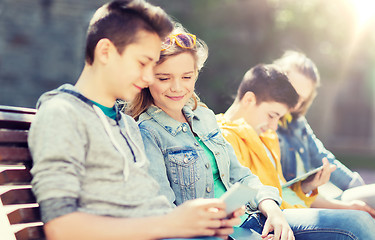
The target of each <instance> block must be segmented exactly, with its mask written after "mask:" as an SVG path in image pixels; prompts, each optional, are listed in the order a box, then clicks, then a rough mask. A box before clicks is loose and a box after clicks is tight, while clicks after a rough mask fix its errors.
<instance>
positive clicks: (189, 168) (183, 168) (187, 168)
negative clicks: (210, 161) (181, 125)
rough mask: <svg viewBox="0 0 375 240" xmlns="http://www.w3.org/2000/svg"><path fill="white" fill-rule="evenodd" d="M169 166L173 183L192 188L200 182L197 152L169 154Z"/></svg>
mask: <svg viewBox="0 0 375 240" xmlns="http://www.w3.org/2000/svg"><path fill="white" fill-rule="evenodd" d="M167 158H168V164H169V168H170V173H171V176H170V177H171V179H172V181H173V183H175V184H178V185H180V186H190V185H192V184H194V183H195V182H196V181H198V179H199V177H198V169H197V160H198V153H197V151H196V150H177V151H170V152H168V153H167Z"/></svg>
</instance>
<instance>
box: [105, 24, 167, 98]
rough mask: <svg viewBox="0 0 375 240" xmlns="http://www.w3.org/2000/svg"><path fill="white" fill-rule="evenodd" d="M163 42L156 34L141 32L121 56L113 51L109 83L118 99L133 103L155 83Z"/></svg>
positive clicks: (110, 59) (109, 68) (109, 66)
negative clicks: (137, 96)
mask: <svg viewBox="0 0 375 240" xmlns="http://www.w3.org/2000/svg"><path fill="white" fill-rule="evenodd" d="M160 48H161V40H160V38H159V36H158V35H157V34H156V33H150V32H146V31H140V32H138V34H137V38H136V41H135V42H133V43H131V44H129V45H127V46H126V47H125V49H124V51H123V52H122V54H119V53H118V52H117V50H116V49H115V50H116V51H112V54H110V56H111V57H110V58H109V64H108V70H109V71H107V73H108V75H109V76H108V82H110V83H111V86H110V89H111V91H112V93H113V95H114V96H115V97H116V98H120V99H124V100H127V101H131V100H133V99H134V97H135V96H136V95H137V94H139V93H140V92H141V90H142V89H143V88H146V87H148V86H149V85H151V84H152V83H153V81H154V74H153V67H154V66H155V63H156V62H157V61H158V60H159V55H160Z"/></svg>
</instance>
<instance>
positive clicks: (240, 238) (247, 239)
mask: <svg viewBox="0 0 375 240" xmlns="http://www.w3.org/2000/svg"><path fill="white" fill-rule="evenodd" d="M229 239H234V240H261V237H260V234H258V233H256V232H255V231H254V230H249V229H245V228H240V227H235V228H234V232H233V233H232V234H231V235H230V237H229ZM168 240H223V239H221V238H217V237H197V238H174V239H168Z"/></svg>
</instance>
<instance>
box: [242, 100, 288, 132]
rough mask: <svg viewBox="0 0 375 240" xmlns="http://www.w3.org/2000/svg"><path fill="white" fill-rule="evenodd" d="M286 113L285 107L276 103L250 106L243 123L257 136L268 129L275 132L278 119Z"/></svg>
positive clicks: (286, 108)
mask: <svg viewBox="0 0 375 240" xmlns="http://www.w3.org/2000/svg"><path fill="white" fill-rule="evenodd" d="M287 111H288V107H287V105H285V104H283V103H278V102H262V103H260V104H259V105H257V104H251V105H250V106H249V107H248V108H247V111H246V117H245V121H246V122H247V123H248V124H249V125H250V126H252V127H253V128H254V130H255V131H256V132H257V133H258V135H259V134H261V133H262V132H265V131H267V130H268V129H272V130H275V131H276V130H277V126H278V122H279V120H280V117H282V116H284V115H285V114H286V113H287Z"/></svg>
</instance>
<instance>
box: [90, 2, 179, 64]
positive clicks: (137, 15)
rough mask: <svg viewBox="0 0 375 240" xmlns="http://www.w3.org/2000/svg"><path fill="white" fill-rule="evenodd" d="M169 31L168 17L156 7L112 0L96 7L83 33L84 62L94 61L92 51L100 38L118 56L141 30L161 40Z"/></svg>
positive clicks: (169, 21)
mask: <svg viewBox="0 0 375 240" xmlns="http://www.w3.org/2000/svg"><path fill="white" fill-rule="evenodd" d="M172 29H173V23H172V21H171V19H170V17H169V16H168V15H167V14H166V13H165V12H164V10H162V9H161V8H160V7H156V6H153V5H151V4H150V3H147V2H145V1H143V0H115V1H112V2H110V3H107V4H105V5H103V6H102V7H100V8H99V9H98V10H97V11H96V12H95V14H94V16H93V17H92V19H91V21H90V25H89V28H88V31H87V38H86V51H85V60H86V62H87V63H88V64H90V65H91V64H92V63H93V62H94V51H95V47H96V45H97V43H98V42H99V40H100V39H103V38H107V39H109V40H110V41H111V42H112V43H113V44H114V45H115V47H116V48H117V51H118V52H119V53H120V54H122V52H123V51H124V49H125V47H126V46H127V45H128V44H131V43H133V42H135V41H136V36H137V33H138V32H139V31H141V30H145V31H148V32H153V33H156V34H158V36H159V37H160V38H161V39H162V40H163V39H164V38H165V37H166V36H167V35H168V34H169V33H170V32H171V31H172Z"/></svg>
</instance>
